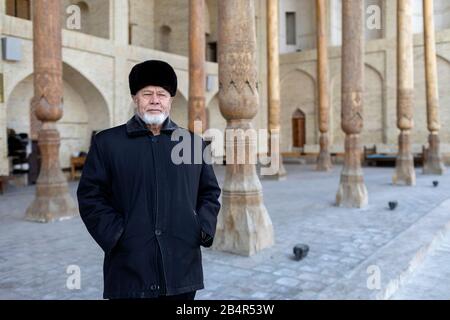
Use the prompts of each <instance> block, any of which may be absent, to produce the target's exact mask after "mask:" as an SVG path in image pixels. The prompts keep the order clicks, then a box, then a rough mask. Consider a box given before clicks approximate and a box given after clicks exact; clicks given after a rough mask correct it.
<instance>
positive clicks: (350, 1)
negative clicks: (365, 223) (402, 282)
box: [336, 0, 368, 208]
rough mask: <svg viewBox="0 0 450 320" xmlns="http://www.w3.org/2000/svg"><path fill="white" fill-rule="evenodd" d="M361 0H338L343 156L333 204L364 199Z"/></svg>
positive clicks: (357, 203) (363, 202) (347, 204)
mask: <svg viewBox="0 0 450 320" xmlns="http://www.w3.org/2000/svg"><path fill="white" fill-rule="evenodd" d="M363 5H364V0H346V1H343V2H342V112H341V121H342V130H344V132H345V158H344V167H343V169H342V173H341V181H340V185H339V190H338V192H337V195H336V204H337V205H339V206H345V207H358V208H360V207H363V206H365V205H367V203H368V196H367V189H366V186H365V184H364V177H363V172H362V169H361V145H360V136H359V135H360V133H361V130H362V127H363V115H362V111H363V96H364V28H363V26H364V25H363V17H364V11H363Z"/></svg>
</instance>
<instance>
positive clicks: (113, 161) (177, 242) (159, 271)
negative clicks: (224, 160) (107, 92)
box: [77, 116, 220, 298]
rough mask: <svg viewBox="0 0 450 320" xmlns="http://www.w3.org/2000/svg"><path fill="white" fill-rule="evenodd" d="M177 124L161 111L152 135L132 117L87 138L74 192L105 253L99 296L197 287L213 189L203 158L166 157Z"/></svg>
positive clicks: (213, 215)
mask: <svg viewBox="0 0 450 320" xmlns="http://www.w3.org/2000/svg"><path fill="white" fill-rule="evenodd" d="M178 128H179V127H178V126H177V125H176V124H175V123H174V122H172V121H171V120H170V119H169V118H168V119H167V120H166V121H165V122H164V124H163V127H162V130H161V134H160V135H158V136H153V134H151V132H150V131H149V130H148V129H147V128H146V127H145V125H144V123H143V122H142V120H140V119H139V118H138V117H137V116H134V117H133V118H132V119H130V120H129V121H128V122H127V124H124V125H121V126H118V127H115V128H112V129H107V130H104V131H101V132H99V133H98V134H96V135H95V137H94V139H93V141H92V145H91V148H90V151H89V153H88V156H87V159H86V163H85V166H84V169H83V173H82V176H81V180H80V184H79V186H78V190H77V196H78V203H79V209H80V215H81V218H82V220H83V222H84V224H85V225H86V228H87V230H88V231H89V233H90V234H91V236H92V237H93V238H94V240H95V241H96V242H97V243H98V244H99V246H100V247H101V248H102V249H103V251H104V252H105V259H104V265H103V275H104V293H103V297H104V298H146V297H155V296H158V295H160V294H167V295H174V294H181V293H185V292H190V291H194V290H198V289H202V288H203V287H204V286H203V271H202V262H201V250H200V245H203V246H210V245H211V244H212V239H213V237H214V234H215V230H216V223H217V214H218V212H219V209H220V204H219V201H218V198H219V195H220V188H219V186H218V184H217V180H216V176H215V174H214V171H213V168H212V166H211V165H210V164H207V163H206V162H205V161H204V160H203V158H202V160H201V163H200V164H195V163H193V164H185V163H184V164H183V163H182V164H179V165H177V164H174V163H173V161H171V152H172V148H173V147H174V146H175V145H176V144H178V143H179V142H178V141H171V134H172V132H173V131H174V130H176V129H178ZM180 130H184V133H187V134H188V135H189V136H190V137H191V138H193V134H191V133H189V132H188V131H186V130H185V129H181V128H180ZM197 137H198V136H197ZM191 140H192V143H191V148H193V146H194V143H193V141H194V139H191ZM200 146H201V148H203V149H204V148H205V143H204V142H202V141H201V140H200ZM192 154H193V152H192Z"/></svg>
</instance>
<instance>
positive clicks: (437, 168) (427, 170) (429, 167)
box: [423, 133, 445, 175]
mask: <svg viewBox="0 0 450 320" xmlns="http://www.w3.org/2000/svg"><path fill="white" fill-rule="evenodd" d="M428 143H429V147H428V148H426V149H425V150H424V161H423V173H424V174H436V175H442V174H444V172H445V166H444V163H443V161H442V157H441V154H440V152H439V136H438V135H437V134H434V133H431V134H430V135H429V136H428Z"/></svg>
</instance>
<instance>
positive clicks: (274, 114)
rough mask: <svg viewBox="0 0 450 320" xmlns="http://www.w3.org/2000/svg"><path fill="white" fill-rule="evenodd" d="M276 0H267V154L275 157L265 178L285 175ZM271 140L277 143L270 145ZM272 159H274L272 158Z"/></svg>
mask: <svg viewBox="0 0 450 320" xmlns="http://www.w3.org/2000/svg"><path fill="white" fill-rule="evenodd" d="M278 1H279V0H267V71H268V75H267V83H268V84H267V85H268V100H269V101H268V102H269V103H268V111H269V112H268V118H269V121H268V122H269V137H270V139H269V156H270V158H271V159H277V160H276V161H275V162H274V163H275V164H277V165H276V168H274V169H275V170H274V172H273V174H271V175H267V176H263V177H266V178H275V179H283V178H285V177H286V170H285V169H284V165H283V159H282V156H281V153H280V141H281V137H280V52H279V37H278V34H279V33H278ZM272 141H273V142H274V143H276V144H277V146H276V147H274V146H272ZM272 161H274V160H272Z"/></svg>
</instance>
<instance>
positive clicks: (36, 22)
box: [26, 0, 77, 222]
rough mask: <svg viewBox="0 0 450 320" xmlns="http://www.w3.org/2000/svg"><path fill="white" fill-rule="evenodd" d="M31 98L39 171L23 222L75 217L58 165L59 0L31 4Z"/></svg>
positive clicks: (73, 204)
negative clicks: (34, 119) (32, 77)
mask: <svg viewBox="0 0 450 320" xmlns="http://www.w3.org/2000/svg"><path fill="white" fill-rule="evenodd" d="M32 3H33V62H34V74H33V76H34V98H33V101H32V103H33V107H32V109H34V110H35V112H36V117H37V119H38V120H39V121H42V126H41V128H40V129H39V132H38V144H39V149H40V153H41V170H40V173H39V177H38V180H37V185H36V198H35V199H34V201H33V203H32V204H31V206H30V207H29V208H28V210H27V213H26V219H27V220H32V221H39V222H49V221H54V220H62V219H66V218H69V217H72V216H74V215H76V214H77V212H76V206H75V202H74V200H73V199H72V197H71V196H70V195H69V192H68V187H67V179H66V177H65V176H64V175H63V173H62V171H61V167H60V164H59V144H60V137H59V132H58V130H57V129H56V121H58V120H59V119H61V117H62V114H63V106H62V91H63V82H62V57H61V56H62V53H61V24H60V21H61V17H60V13H61V12H60V1H59V0H40V1H33V2H32Z"/></svg>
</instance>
